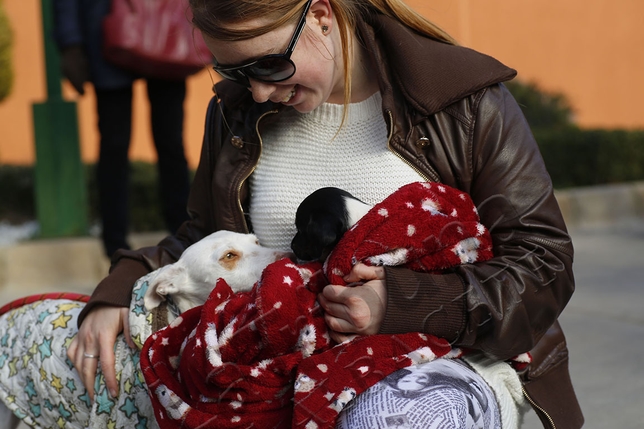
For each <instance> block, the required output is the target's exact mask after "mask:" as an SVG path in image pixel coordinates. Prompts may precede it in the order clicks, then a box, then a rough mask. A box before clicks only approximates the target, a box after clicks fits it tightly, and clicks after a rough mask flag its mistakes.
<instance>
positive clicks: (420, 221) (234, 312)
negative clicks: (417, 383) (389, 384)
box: [141, 183, 492, 429]
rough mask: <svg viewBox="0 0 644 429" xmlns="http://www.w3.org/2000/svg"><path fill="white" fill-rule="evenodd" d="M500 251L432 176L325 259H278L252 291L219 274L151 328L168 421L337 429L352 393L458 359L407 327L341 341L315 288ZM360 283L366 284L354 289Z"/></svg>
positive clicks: (150, 359) (152, 372)
mask: <svg viewBox="0 0 644 429" xmlns="http://www.w3.org/2000/svg"><path fill="white" fill-rule="evenodd" d="M491 256H492V242H491V238H490V234H489V232H488V231H487V229H486V228H485V227H484V226H483V225H482V224H480V223H479V218H478V214H477V211H476V208H475V207H474V204H473V203H472V200H471V199H470V197H469V196H468V195H467V194H465V193H463V192H460V191H458V190H456V189H453V188H450V187H448V186H445V185H441V184H436V183H413V184H410V185H406V186H404V187H402V188H400V189H399V190H398V191H396V192H395V193H393V194H392V195H391V196H389V197H388V198H387V199H385V200H384V201H383V202H381V203H380V204H378V205H376V206H375V207H374V208H373V209H372V210H371V211H369V213H367V214H366V215H365V216H364V217H363V218H362V219H361V220H360V221H359V222H358V223H357V224H356V225H355V226H354V227H353V228H352V229H351V230H350V231H348V232H347V233H346V234H345V235H344V237H343V238H342V240H341V241H340V243H339V244H338V245H337V246H336V248H335V250H334V251H333V253H332V254H331V255H330V256H329V258H328V259H327V261H326V263H325V265H324V267H322V266H321V265H320V264H318V263H308V264H302V265H296V264H294V263H293V262H291V261H289V260H286V259H284V260H281V261H278V262H276V263H274V264H271V265H269V266H268V267H267V268H266V269H265V270H264V273H263V275H262V279H261V280H260V281H259V282H258V283H257V284H256V285H255V286H254V288H253V289H252V290H251V291H249V292H243V293H238V294H233V293H232V291H231V289H230V288H229V287H228V285H227V284H226V283H225V282H224V281H223V280H220V281H219V282H218V283H217V285H216V287H215V289H214V290H213V292H212V293H211V294H210V297H209V299H208V301H207V302H206V303H205V304H204V305H203V306H201V307H197V308H193V309H192V310H189V311H187V312H185V313H184V314H182V315H181V316H180V317H179V318H178V319H176V320H175V321H174V322H173V323H172V324H171V325H170V326H168V327H167V328H165V329H163V330H161V331H159V332H157V333H155V334H153V335H152V336H151V337H150V338H149V339H148V341H147V342H146V343H145V346H144V347H143V350H142V352H141V368H142V370H143V374H144V376H145V380H146V382H147V384H148V388H149V390H150V397H151V400H152V404H153V406H154V408H155V412H156V415H157V421H158V423H159V426H160V427H161V428H162V429H167V428H200V427H218V428H248V427H261V428H275V427H280V428H282V427H283V428H288V427H294V428H307V429H309V428H332V427H334V425H335V420H336V417H337V415H338V413H339V412H340V411H341V410H342V409H343V407H344V406H345V405H346V404H347V403H348V402H349V401H350V400H351V399H353V398H354V397H355V396H357V395H359V394H360V393H362V392H363V391H365V390H366V389H367V388H369V387H370V386H372V385H374V384H375V383H377V382H378V381H380V380H382V379H383V378H384V377H386V376H387V375H389V374H391V373H392V372H394V371H396V370H398V369H400V368H404V367H406V366H410V365H414V364H418V363H423V362H429V361H431V360H433V359H436V358H438V357H455V356H459V354H460V352H459V351H458V350H452V349H451V347H450V345H449V344H448V342H447V341H445V340H443V339H439V338H436V337H434V336H431V335H426V334H421V333H409V334H401V335H373V336H369V337H361V338H358V339H356V340H353V341H351V342H348V343H343V344H339V345H334V344H333V343H332V341H331V339H330V337H329V335H328V330H327V327H326V324H325V323H324V318H323V315H322V311H321V308H320V307H319V306H318V304H317V302H316V297H317V294H318V293H319V292H320V291H321V290H322V288H324V286H326V285H327V284H329V283H332V284H344V282H343V280H342V276H343V275H344V274H346V273H348V272H349V271H350V270H351V267H352V266H353V265H355V264H356V263H357V262H359V261H362V262H364V263H366V264H372V265H403V266H406V267H409V268H411V269H414V270H419V271H440V270H442V269H446V268H449V267H453V266H455V265H457V264H461V263H473V262H477V261H483V260H486V259H489V258H490V257H491ZM357 287H359V286H357Z"/></svg>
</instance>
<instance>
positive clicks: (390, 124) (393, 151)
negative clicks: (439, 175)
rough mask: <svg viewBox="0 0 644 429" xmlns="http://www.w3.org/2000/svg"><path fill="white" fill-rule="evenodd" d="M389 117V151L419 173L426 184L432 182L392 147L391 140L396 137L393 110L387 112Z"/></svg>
mask: <svg viewBox="0 0 644 429" xmlns="http://www.w3.org/2000/svg"><path fill="white" fill-rule="evenodd" d="M387 117H388V119H389V135H388V136H387V149H389V151H390V152H391V153H393V154H394V155H396V156H397V157H398V159H400V160H401V161H402V162H404V163H405V164H407V165H408V166H410V167H411V168H412V169H413V170H414V171H415V172H416V173H418V175H419V176H420V177H422V178H423V179H425V181H426V182H431V181H432V180H430V179H429V178H428V177H427V175H425V173H423V172H422V171H420V169H418V167H416V166H415V165H414V164H412V163H411V162H409V161H407V160H406V159H405V158H404V157H403V156H402V155H401V154H399V153H398V152H396V151H395V150H394V149H393V148H392V147H391V138H392V137H393V135H394V117H393V115H392V114H391V110H387Z"/></svg>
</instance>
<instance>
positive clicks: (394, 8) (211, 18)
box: [190, 0, 456, 106]
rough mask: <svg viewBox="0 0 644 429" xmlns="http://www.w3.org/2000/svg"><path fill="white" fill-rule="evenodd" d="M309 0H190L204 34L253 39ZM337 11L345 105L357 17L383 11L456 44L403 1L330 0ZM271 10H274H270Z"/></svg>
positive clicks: (294, 15)
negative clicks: (254, 23)
mask: <svg viewBox="0 0 644 429" xmlns="http://www.w3.org/2000/svg"><path fill="white" fill-rule="evenodd" d="M306 2H307V0H190V8H191V9H192V14H193V18H192V22H193V24H194V25H195V27H197V28H198V29H199V30H201V31H202V32H203V33H204V34H207V35H208V36H210V37H212V38H213V39H216V40H222V41H237V40H247V39H252V38H254V37H257V36H261V35H262V34H266V33H268V32H270V31H273V30H275V29H277V28H279V27H281V26H282V25H284V24H286V23H287V22H290V21H293V20H296V19H297V17H298V16H299V14H300V12H301V10H302V8H303V7H304V4H305V3H306ZM329 3H330V5H331V8H332V9H333V13H334V14H335V18H336V21H337V23H338V28H339V31H340V40H341V46H342V60H343V63H344V104H345V106H346V105H347V104H349V101H350V99H351V70H352V67H353V64H352V61H351V49H350V48H351V47H350V43H351V40H352V38H351V35H350V34H349V31H350V29H352V28H355V27H356V22H357V20H358V16H360V15H363V14H366V15H368V14H371V13H374V12H376V13H381V14H383V15H386V16H388V17H390V18H393V19H396V20H398V21H399V22H400V23H402V24H403V25H405V26H407V27H409V28H411V29H412V30H414V31H416V32H418V33H420V34H423V35H425V36H427V37H430V38H432V39H435V40H438V41H440V42H443V43H447V44H452V45H455V44H456V41H455V40H454V39H453V38H452V37H451V36H450V35H449V34H448V33H447V32H445V31H444V30H442V29H441V28H440V27H438V26H437V25H436V24H434V23H433V22H431V21H429V20H428V19H426V18H424V17H423V16H422V15H420V14H419V13H418V12H416V11H414V10H413V9H411V8H410V7H409V6H407V5H406V4H405V3H404V2H403V1H402V0H329ZM267 10H268V11H271V12H269V13H267ZM267 16H269V17H270V16H274V17H276V19H275V20H274V21H273V22H271V23H270V24H268V25H265V26H262V27H259V28H253V29H248V28H243V29H242V28H236V25H235V24H239V23H242V22H245V21H249V20H253V19H260V18H266V17H267Z"/></svg>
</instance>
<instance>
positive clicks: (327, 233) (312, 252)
mask: <svg viewBox="0 0 644 429" xmlns="http://www.w3.org/2000/svg"><path fill="white" fill-rule="evenodd" d="M370 209H371V206H370V205H369V204H367V203H364V202H362V201H360V200H359V199H357V198H356V197H354V196H353V195H351V194H350V193H348V192H347V191H344V190H342V189H338V188H333V187H328V188H321V189H318V190H317V191H315V192H313V193H312V194H311V195H309V196H308V197H306V198H305V199H304V200H303V201H302V203H300V206H299V207H298V208H297V212H296V214H295V227H296V228H297V234H295V237H294V238H293V241H291V249H292V250H293V253H294V254H295V256H296V257H297V258H298V259H299V260H301V261H314V260H318V261H324V260H325V259H326V258H327V256H329V253H331V250H332V249H333V247H334V246H335V245H336V244H338V241H340V238H342V235H343V234H344V233H345V232H346V231H347V230H349V228H351V227H352V226H353V225H355V223H356V222H357V221H358V220H360V218H361V217H362V216H364V215H365V214H366V213H367V212H368V211H369V210H370Z"/></svg>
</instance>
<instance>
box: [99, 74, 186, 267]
mask: <svg viewBox="0 0 644 429" xmlns="http://www.w3.org/2000/svg"><path fill="white" fill-rule="evenodd" d="M147 91H148V99H149V101H150V114H151V121H152V135H153V138H154V145H155V147H156V151H157V157H158V161H157V166H158V171H159V182H160V183H159V188H160V189H159V190H160V196H161V202H162V205H163V206H162V211H163V216H164V220H165V223H166V226H167V228H168V230H169V231H170V232H171V233H174V232H175V231H176V230H177V229H178V228H179V226H180V225H181V224H182V223H183V222H184V221H185V220H186V219H187V218H188V215H187V211H186V206H187V203H188V192H189V186H190V185H189V176H188V164H187V162H186V157H185V154H184V148H183V102H184V99H185V96H186V83H185V81H162V80H155V79H147ZM96 103H97V111H98V129H99V132H100V138H101V140H100V152H99V160H98V167H97V181H98V196H99V210H100V215H101V220H102V223H103V233H102V239H103V246H104V248H105V253H106V254H107V256H108V257H111V256H112V254H113V253H114V252H115V251H116V250H117V249H120V248H125V249H127V248H129V245H128V243H127V240H126V236H127V232H128V197H129V191H128V189H129V167H130V164H129V158H128V151H129V148H130V138H131V130H132V87H128V88H122V89H116V90H96Z"/></svg>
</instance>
